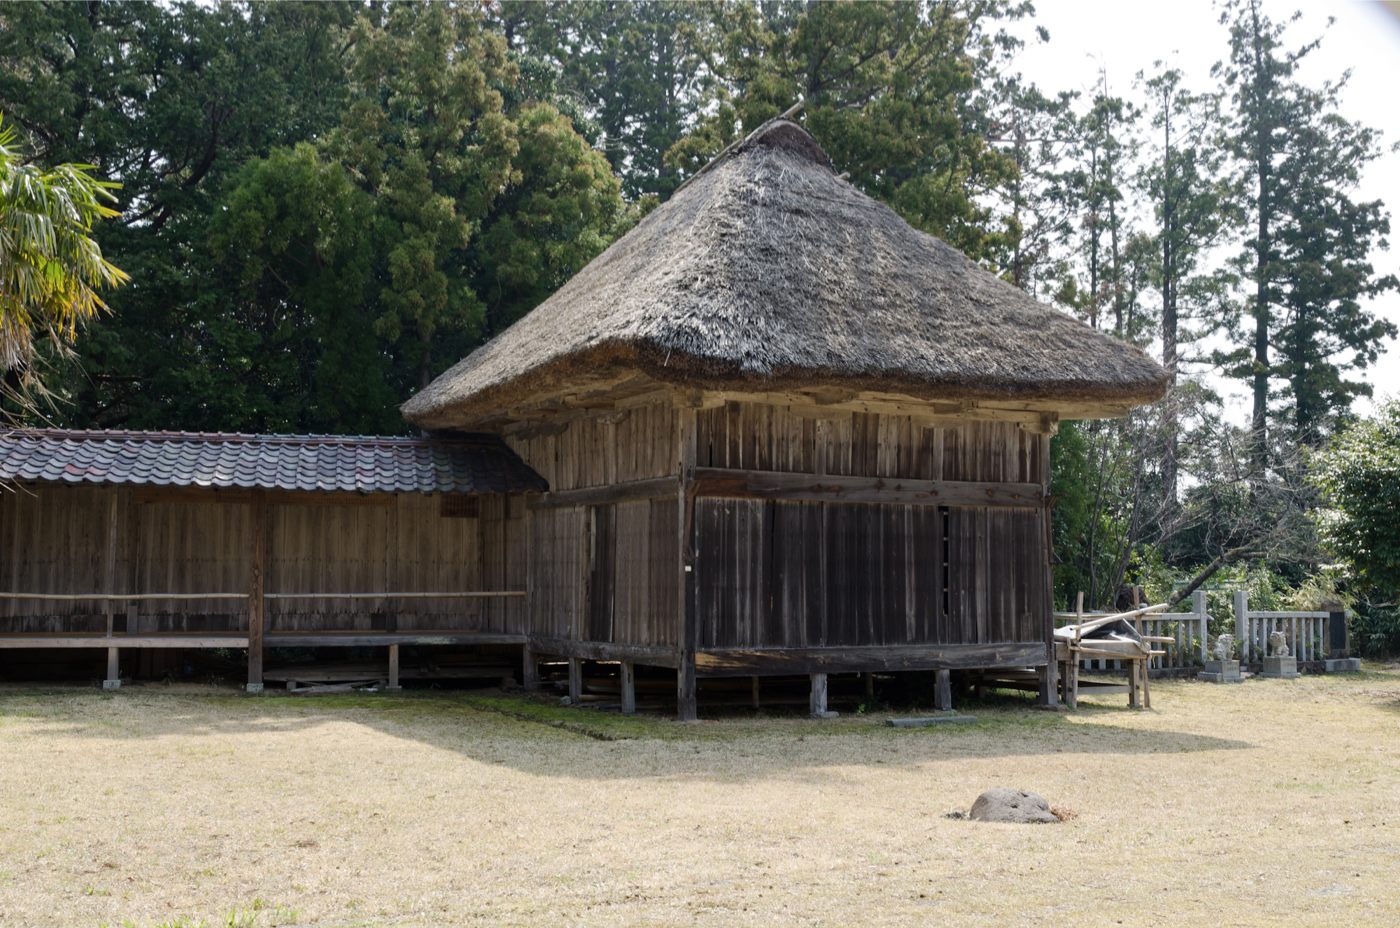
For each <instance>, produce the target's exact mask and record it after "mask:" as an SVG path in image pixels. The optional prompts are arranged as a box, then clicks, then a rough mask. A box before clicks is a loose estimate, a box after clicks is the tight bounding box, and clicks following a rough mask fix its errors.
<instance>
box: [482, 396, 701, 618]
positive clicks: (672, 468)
mask: <svg viewBox="0 0 1400 928" xmlns="http://www.w3.org/2000/svg"><path fill="white" fill-rule="evenodd" d="M677 428H678V418H677V415H676V412H675V410H674V408H673V407H672V406H671V404H670V401H669V400H667V401H664V402H656V403H651V404H645V405H639V406H636V407H633V408H631V409H628V410H625V411H620V412H612V413H608V414H606V415H598V416H593V417H586V418H579V419H574V420H570V421H569V422H568V423H567V424H565V425H564V426H563V427H562V428H559V427H553V428H546V429H544V430H543V431H538V432H529V431H527V432H524V433H521V434H518V435H516V436H513V437H510V438H508V439H507V443H508V444H509V445H510V446H511V448H512V449H513V450H514V451H515V452H516V453H517V454H519V455H520V457H521V459H522V460H524V461H525V463H527V464H529V465H530V466H531V467H533V468H534V469H535V470H536V471H537V472H539V473H540V475H541V476H543V477H544V478H545V479H546V480H547V481H549V486H550V489H551V490H553V491H566V490H577V489H584V488H588V487H601V486H608V485H612V484H616V483H627V482H629V481H634V480H647V479H651V478H655V477H666V476H670V475H673V474H675V473H676V437H677V434H676V430H677ZM528 518H529V520H530V527H529V537H530V568H529V569H530V578H529V589H530V598H529V603H528V604H527V608H528V609H529V612H530V616H529V629H530V631H531V632H533V633H534V634H536V635H540V636H542V637H549V638H565V639H573V640H579V641H595V642H613V643H622V644H637V645H661V646H670V645H675V644H676V643H677V637H676V636H677V625H676V597H677V591H676V571H677V564H678V558H679V550H678V548H677V543H676V504H675V500H674V499H666V500H659V499H658V500H643V501H633V502H623V503H616V504H608V505H601V506H572V507H553V508H541V509H532V510H530V512H529V516H528Z"/></svg>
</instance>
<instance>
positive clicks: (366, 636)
mask: <svg viewBox="0 0 1400 928" xmlns="http://www.w3.org/2000/svg"><path fill="white" fill-rule="evenodd" d="M524 640H525V636H524V635H510V634H504V633H499V634H498V633H495V632H453V631H444V632H430V631H422V632H273V633H271V634H269V635H265V636H264V638H263V641H264V643H265V645H266V646H267V647H273V648H382V647H387V646H390V645H399V644H411V645H459V646H464V647H465V646H469V645H518V644H521V643H522V642H523V641H524Z"/></svg>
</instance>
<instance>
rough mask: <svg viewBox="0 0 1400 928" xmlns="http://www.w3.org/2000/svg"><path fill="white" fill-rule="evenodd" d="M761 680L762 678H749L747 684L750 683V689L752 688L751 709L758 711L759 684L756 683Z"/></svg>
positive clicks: (759, 705)
mask: <svg viewBox="0 0 1400 928" xmlns="http://www.w3.org/2000/svg"><path fill="white" fill-rule="evenodd" d="M761 679H763V678H762V677H749V682H750V684H751V685H752V687H753V707H754V708H755V709H758V708H760V707H761V703H760V701H759V696H760V690H759V682H758V681H759V680H761Z"/></svg>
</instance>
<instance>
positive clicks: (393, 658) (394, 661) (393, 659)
mask: <svg viewBox="0 0 1400 928" xmlns="http://www.w3.org/2000/svg"><path fill="white" fill-rule="evenodd" d="M384 689H385V691H386V692H389V693H397V692H399V691H400V690H402V689H403V687H402V686H399V646H398V645H396V644H391V645H389V685H388V686H386V687H384Z"/></svg>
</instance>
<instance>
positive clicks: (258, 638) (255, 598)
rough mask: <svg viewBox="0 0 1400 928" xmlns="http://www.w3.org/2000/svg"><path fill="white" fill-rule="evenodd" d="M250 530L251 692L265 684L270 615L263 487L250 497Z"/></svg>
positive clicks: (265, 509)
mask: <svg viewBox="0 0 1400 928" xmlns="http://www.w3.org/2000/svg"><path fill="white" fill-rule="evenodd" d="M248 525H249V529H248V531H249V533H250V534H251V536H252V537H251V539H250V542H251V544H252V552H251V563H250V567H249V570H248V685H247V690H248V692H250V693H261V692H262V688H263V626H264V624H265V621H266V618H267V602H266V600H264V598H263V592H264V590H263V585H264V582H265V579H266V578H265V577H264V571H265V568H266V565H267V501H266V498H265V496H264V494H263V493H262V492H261V491H256V490H255V491H254V492H253V496H252V498H251V500H250V501H249V520H248Z"/></svg>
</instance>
